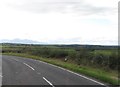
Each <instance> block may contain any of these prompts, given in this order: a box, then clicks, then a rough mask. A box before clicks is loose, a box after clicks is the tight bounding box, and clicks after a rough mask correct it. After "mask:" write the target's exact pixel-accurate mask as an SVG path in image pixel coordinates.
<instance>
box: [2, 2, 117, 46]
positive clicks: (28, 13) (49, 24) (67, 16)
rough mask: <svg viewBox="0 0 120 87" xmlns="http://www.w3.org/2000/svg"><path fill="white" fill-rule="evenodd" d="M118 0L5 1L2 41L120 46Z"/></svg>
mask: <svg viewBox="0 0 120 87" xmlns="http://www.w3.org/2000/svg"><path fill="white" fill-rule="evenodd" d="M118 1H119V0H100V1H96V0H30V1H28V0H2V1H0V12H1V13H0V19H1V20H0V23H1V26H0V35H1V37H0V41H2V40H5V39H6V40H8V42H9V41H15V39H16V41H15V42H16V43H17V42H19V40H21V41H23V43H26V44H27V43H28V42H29V43H37V42H38V43H39V42H41V43H48V44H53V43H54V44H92V45H118ZM17 39H18V41H17ZM24 40H26V41H24ZM27 41H28V42H27Z"/></svg>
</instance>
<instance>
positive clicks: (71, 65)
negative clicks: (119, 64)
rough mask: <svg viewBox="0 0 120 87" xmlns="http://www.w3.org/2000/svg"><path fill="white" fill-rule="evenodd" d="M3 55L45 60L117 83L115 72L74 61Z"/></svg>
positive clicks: (112, 83) (110, 82) (101, 79)
mask: <svg viewBox="0 0 120 87" xmlns="http://www.w3.org/2000/svg"><path fill="white" fill-rule="evenodd" d="M3 55H12V56H20V57H25V58H32V59H36V60H40V61H44V62H47V63H50V64H54V65H57V66H60V67H63V68H66V69H68V70H71V71H73V72H76V73H80V74H84V75H87V76H90V77H93V78H95V79H98V80H100V81H103V82H106V83H109V84H111V85H118V78H117V75H116V76H115V74H113V73H111V72H106V71H104V70H101V69H95V68H91V67H88V66H80V65H77V64H75V63H71V62H64V61H61V60H60V59H54V58H42V57H38V56H33V55H29V54H21V53H3ZM119 82H120V81H119Z"/></svg>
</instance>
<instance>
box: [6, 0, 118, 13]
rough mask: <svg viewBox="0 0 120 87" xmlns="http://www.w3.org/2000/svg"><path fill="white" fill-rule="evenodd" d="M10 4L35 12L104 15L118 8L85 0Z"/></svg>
mask: <svg viewBox="0 0 120 87" xmlns="http://www.w3.org/2000/svg"><path fill="white" fill-rule="evenodd" d="M8 5H9V6H12V7H13V8H16V9H20V10H26V11H30V12H35V13H48V12H59V13H77V14H82V15H91V14H97V15H98V14H101V15H104V14H110V13H115V12H117V8H114V7H102V6H101V7H100V6H95V5H93V4H89V3H87V2H85V1H83V0H16V1H14V3H13V2H10V3H8Z"/></svg>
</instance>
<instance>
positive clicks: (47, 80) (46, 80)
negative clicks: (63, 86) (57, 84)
mask: <svg viewBox="0 0 120 87" xmlns="http://www.w3.org/2000/svg"><path fill="white" fill-rule="evenodd" d="M43 79H44V80H45V81H46V82H47V83H48V84H49V85H51V86H52V87H54V86H53V84H52V83H51V82H50V81H48V80H47V79H46V78H45V77H43Z"/></svg>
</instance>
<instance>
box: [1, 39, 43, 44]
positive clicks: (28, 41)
mask: <svg viewBox="0 0 120 87" xmlns="http://www.w3.org/2000/svg"><path fill="white" fill-rule="evenodd" d="M0 43H16V44H45V43H44V42H38V41H33V40H28V39H13V40H7V39H3V40H0Z"/></svg>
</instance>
